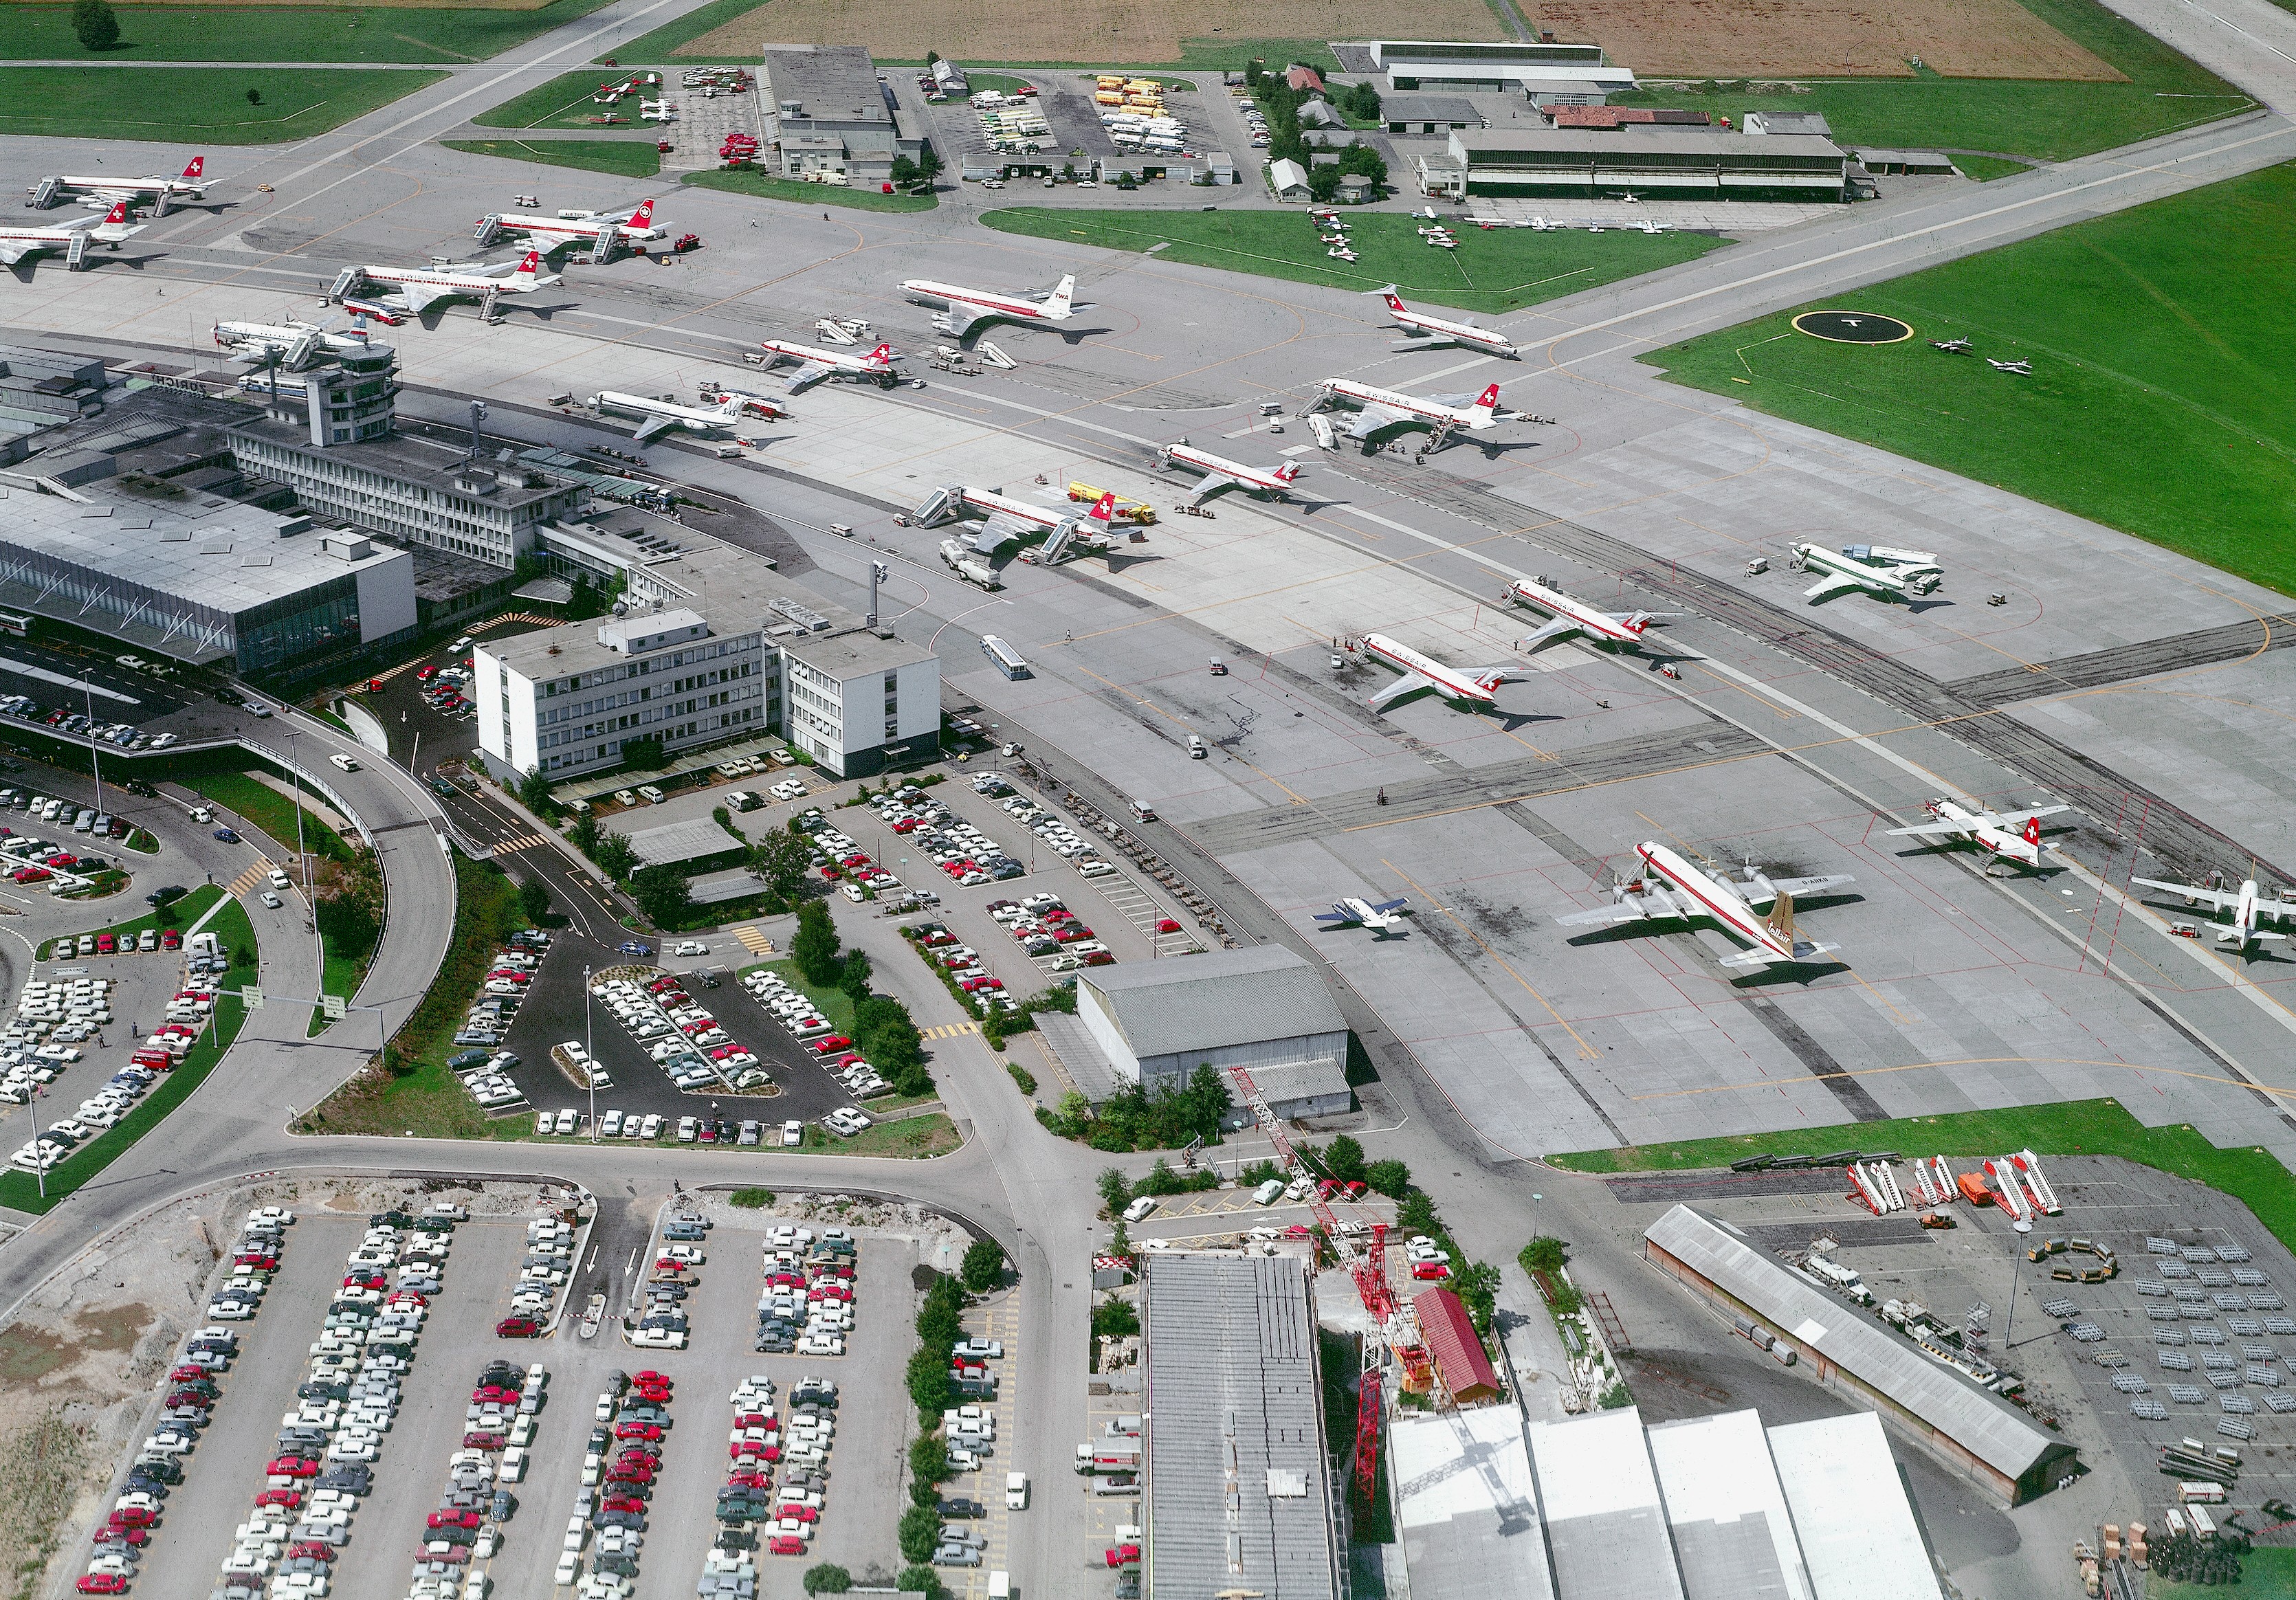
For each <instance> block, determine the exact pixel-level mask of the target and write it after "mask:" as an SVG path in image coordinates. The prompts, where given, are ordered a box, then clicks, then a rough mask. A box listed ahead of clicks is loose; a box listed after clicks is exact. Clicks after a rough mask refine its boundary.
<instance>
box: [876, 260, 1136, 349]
mask: <svg viewBox="0 0 2296 1600" xmlns="http://www.w3.org/2000/svg"><path fill="white" fill-rule="evenodd" d="M901 292H902V293H903V294H904V295H906V296H907V297H908V299H909V301H910V303H911V304H912V305H918V306H923V307H926V308H929V309H931V310H934V311H938V312H940V313H941V314H942V315H943V316H946V317H947V321H948V331H949V332H951V333H953V334H955V336H956V337H957V338H959V339H962V338H964V336H965V335H966V334H967V333H969V332H972V329H973V328H974V327H975V326H976V325H978V324H981V323H989V322H1015V323H1057V322H1066V321H1068V320H1069V318H1070V317H1071V316H1075V315H1076V314H1077V313H1078V312H1079V311H1089V310H1091V309H1092V308H1091V307H1090V306H1088V305H1078V303H1076V301H1075V300H1074V299H1073V298H1072V297H1073V296H1074V295H1075V293H1076V275H1075V274H1074V273H1070V275H1068V276H1066V277H1064V278H1062V280H1061V281H1060V282H1059V283H1056V284H1054V287H1053V291H1052V293H1050V294H1048V295H1046V297H1045V298H1044V299H1040V300H1038V299H1024V298H1022V297H1021V296H1019V295H1012V294H991V293H990V292H989V291H987V290H985V289H964V288H961V287H959V286H958V285H956V284H955V283H934V282H933V281H932V280H931V278H907V279H905V280H903V282H902V283H901Z"/></svg>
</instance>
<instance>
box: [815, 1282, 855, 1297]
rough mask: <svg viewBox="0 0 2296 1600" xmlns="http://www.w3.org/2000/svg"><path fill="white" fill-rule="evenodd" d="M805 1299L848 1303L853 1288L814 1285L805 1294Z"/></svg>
mask: <svg viewBox="0 0 2296 1600" xmlns="http://www.w3.org/2000/svg"><path fill="white" fill-rule="evenodd" d="M806 1298H807V1299H808V1300H841V1301H850V1300H851V1299H852V1298H853V1286H852V1285H851V1284H815V1285H814V1286H813V1288H812V1289H811V1290H810V1291H809V1292H808V1293H807V1295H806Z"/></svg>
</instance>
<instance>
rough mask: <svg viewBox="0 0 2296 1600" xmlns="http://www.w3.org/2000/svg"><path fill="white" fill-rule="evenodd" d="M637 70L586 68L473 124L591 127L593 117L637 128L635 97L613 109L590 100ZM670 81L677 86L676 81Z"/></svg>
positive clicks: (653, 92) (652, 92) (654, 93)
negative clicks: (611, 118)
mask: <svg viewBox="0 0 2296 1600" xmlns="http://www.w3.org/2000/svg"><path fill="white" fill-rule="evenodd" d="M631 70H635V69H629V70H614V69H611V68H600V67H584V68H582V69H581V70H579V71H576V72H562V73H560V74H559V75H558V76H557V77H555V78H552V79H551V80H550V81H549V82H548V83H546V84H540V85H537V86H535V87H533V88H531V89H529V90H528V91H527V92H526V93H525V94H519V95H515V96H513V97H512V98H511V99H509V100H505V101H504V102H503V103H501V104H500V105H497V106H494V107H492V108H490V109H488V110H487V111H480V113H479V114H478V115H477V116H475V117H473V118H471V121H472V122H473V123H475V124H477V125H478V126H479V127H590V126H591V122H590V119H591V118H592V117H604V116H618V117H622V118H626V119H627V120H628V121H629V122H630V123H631V124H633V125H635V124H636V122H637V119H638V108H637V104H636V97H635V96H632V95H624V96H623V97H622V98H621V99H620V100H618V101H616V102H615V103H613V104H612V105H600V104H599V103H597V102H596V101H594V100H593V99H591V96H592V95H593V94H596V93H597V91H598V90H599V89H600V88H601V87H602V86H603V87H611V86H613V85H615V84H618V83H620V82H622V81H623V80H624V79H626V78H628V77H629V75H630V71H631ZM670 81H672V82H675V81H676V79H675V78H674V77H673V78H671V79H670ZM660 94H661V91H660V90H659V89H649V90H648V91H646V94H645V96H644V98H646V99H649V100H653V99H659V98H660Z"/></svg>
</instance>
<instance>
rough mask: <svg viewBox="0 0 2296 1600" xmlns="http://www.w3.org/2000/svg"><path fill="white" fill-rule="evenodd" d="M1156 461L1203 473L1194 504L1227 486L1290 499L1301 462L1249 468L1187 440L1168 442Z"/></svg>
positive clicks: (1189, 502)
mask: <svg viewBox="0 0 2296 1600" xmlns="http://www.w3.org/2000/svg"><path fill="white" fill-rule="evenodd" d="M1156 464H1157V465H1158V466H1160V467H1163V468H1165V469H1167V470H1168V471H1169V469H1170V468H1173V467H1187V468H1189V469H1190V470H1192V471H1193V472H1201V473H1202V474H1203V475H1204V478H1203V481H1202V482H1201V483H1199V484H1197V485H1196V492H1195V494H1194V496H1193V497H1192V498H1191V499H1190V500H1189V501H1188V504H1189V505H1202V504H1203V503H1204V502H1205V501H1207V500H1209V499H1210V498H1211V497H1212V496H1214V495H1216V494H1218V493H1219V492H1220V490H1222V489H1224V488H1240V489H1245V490H1249V491H1254V492H1257V493H1259V494H1263V495H1267V496H1269V497H1270V498H1272V499H1276V500H1284V499H1289V498H1290V497H1291V496H1290V494H1289V492H1288V491H1289V490H1290V488H1291V487H1292V480H1293V479H1295V478H1297V477H1299V476H1300V464H1299V463H1298V462H1296V461H1287V462H1285V463H1284V464H1283V465H1282V466H1280V467H1277V468H1276V469H1275V471H1274V472H1261V471H1260V470H1259V468H1258V467H1248V466H1246V465H1244V464H1243V463H1242V462H1240V461H1230V460H1228V459H1227V457H1226V456H1225V455H1213V454H1212V453H1211V452H1210V451H1209V450H1199V449H1197V448H1196V447H1194V446H1193V445H1192V444H1190V443H1189V442H1188V441H1187V440H1186V439H1179V440H1177V441H1176V442H1175V443H1172V444H1169V445H1166V446H1164V447H1161V448H1160V449H1159V450H1158V451H1157V452H1156Z"/></svg>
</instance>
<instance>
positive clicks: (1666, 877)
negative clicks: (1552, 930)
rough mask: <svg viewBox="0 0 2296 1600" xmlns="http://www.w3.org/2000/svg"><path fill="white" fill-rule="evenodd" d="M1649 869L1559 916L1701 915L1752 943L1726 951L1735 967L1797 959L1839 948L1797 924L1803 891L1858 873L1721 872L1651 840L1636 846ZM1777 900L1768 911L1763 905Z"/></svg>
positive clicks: (1606, 924) (1837, 884)
mask: <svg viewBox="0 0 2296 1600" xmlns="http://www.w3.org/2000/svg"><path fill="white" fill-rule="evenodd" d="M1635 854H1636V856H1638V857H1641V858H1642V861H1643V866H1644V872H1643V875H1642V876H1640V877H1638V878H1636V879H1635V880H1634V882H1630V883H1617V884H1613V885H1612V886H1611V904H1609V905H1608V906H1601V907H1596V908H1595V909H1594V910H1592V911H1574V912H1572V913H1570V915H1567V916H1558V917H1556V918H1555V919H1554V920H1555V922H1556V923H1558V924H1559V925H1561V926H1563V927H1570V928H1593V927H1600V928H1614V927H1618V926H1620V925H1622V924H1624V923H1636V922H1683V923H1688V922H1696V921H1699V920H1701V919H1704V920H1705V921H1708V922H1711V923H1717V924H1718V925H1719V926H1720V927H1721V929H1722V930H1723V931H1725V932H1726V933H1728V934H1731V935H1732V936H1734V937H1735V938H1737V939H1743V940H1744V941H1745V942H1746V943H1748V944H1750V945H1751V946H1752V947H1753V948H1751V949H1750V950H1744V951H1741V952H1740V953H1739V954H1737V955H1735V956H1726V957H1725V958H1724V959H1723V962H1722V964H1723V965H1724V966H1728V967H1742V968H1753V967H1772V966H1791V965H1794V964H1799V963H1801V962H1807V961H1812V960H1815V959H1816V957H1818V956H1824V955H1825V954H1827V953H1828V952H1830V951H1833V950H1834V949H1837V948H1840V947H1839V946H1835V945H1827V944H1818V943H1816V942H1815V941H1814V940H1811V939H1803V938H1801V937H1800V935H1799V934H1798V933H1797V932H1796V931H1794V925H1793V901H1794V897H1795V896H1797V895H1802V896H1808V895H1813V894H1823V893H1825V892H1826V891H1827V890H1833V889H1839V888H1841V886H1842V885H1843V884H1845V883H1854V882H1857V879H1855V878H1849V877H1828V878H1768V877H1765V876H1764V875H1763V874H1760V873H1759V872H1756V871H1755V870H1754V869H1753V868H1752V867H1751V866H1749V867H1747V868H1746V875H1745V877H1744V878H1743V879H1735V878H1727V877H1716V876H1714V875H1713V874H1710V873H1707V872H1703V871H1702V870H1701V869H1699V868H1698V867H1695V866H1692V865H1691V864H1690V863H1689V862H1688V861H1686V860H1685V859H1683V857H1680V856H1678V855H1677V854H1676V853H1675V852H1674V851H1672V850H1670V849H1667V847H1666V846H1664V845H1662V844H1660V843H1658V842H1656V841H1652V840H1645V841H1644V842H1642V843H1641V844H1638V845H1636V846H1635ZM1764 906H1768V907H1770V908H1771V909H1770V914H1769V915H1767V916H1763V915H1759V913H1760V910H1761V907H1764Z"/></svg>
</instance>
